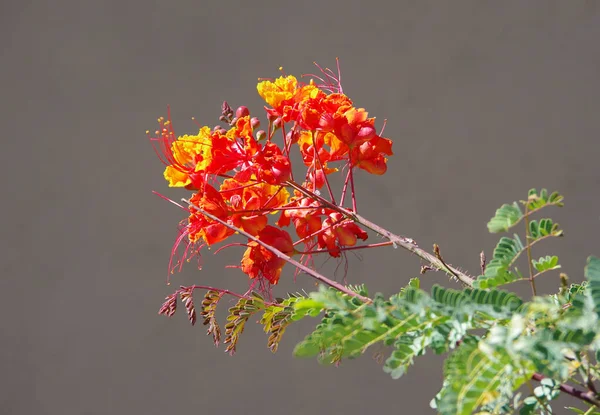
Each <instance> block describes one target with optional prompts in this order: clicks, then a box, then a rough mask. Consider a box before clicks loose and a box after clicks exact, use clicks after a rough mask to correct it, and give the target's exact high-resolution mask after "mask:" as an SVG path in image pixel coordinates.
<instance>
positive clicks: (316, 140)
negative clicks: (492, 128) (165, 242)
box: [150, 70, 393, 284]
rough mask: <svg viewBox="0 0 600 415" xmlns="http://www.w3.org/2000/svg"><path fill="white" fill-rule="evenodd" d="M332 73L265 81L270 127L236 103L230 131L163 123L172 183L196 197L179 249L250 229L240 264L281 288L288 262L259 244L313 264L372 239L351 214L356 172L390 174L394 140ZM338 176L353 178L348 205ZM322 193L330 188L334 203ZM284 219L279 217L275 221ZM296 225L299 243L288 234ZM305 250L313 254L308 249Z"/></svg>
mask: <svg viewBox="0 0 600 415" xmlns="http://www.w3.org/2000/svg"><path fill="white" fill-rule="evenodd" d="M322 72H323V75H324V77H323V78H321V77H317V76H315V77H316V78H317V79H318V81H320V82H321V84H320V85H319V84H317V83H316V82H315V81H313V80H311V81H310V82H309V83H308V84H303V83H301V82H299V81H298V79H297V78H296V77H294V76H291V75H289V76H280V77H279V78H277V79H275V80H261V81H260V82H259V83H258V85H257V90H258V93H259V95H260V96H261V97H262V98H263V99H264V100H265V102H266V103H267V106H265V111H266V115H267V118H268V121H269V124H268V129H267V131H263V130H258V128H259V127H260V122H259V121H258V119H257V118H256V117H252V118H251V116H250V112H249V110H248V109H247V108H246V107H240V108H238V110H237V111H236V113H235V115H234V113H233V111H232V110H231V108H229V106H228V105H227V103H224V105H223V113H222V115H221V118H220V120H221V121H223V122H224V125H222V126H217V127H214V128H212V129H211V128H210V127H208V126H203V127H200V128H199V130H198V133H197V134H195V135H183V136H179V137H178V136H176V135H175V132H174V128H173V124H172V122H171V120H170V116H169V117H167V119H165V118H160V119H159V126H160V128H159V130H158V131H156V134H155V136H154V137H150V138H151V140H152V141H153V143H155V148H156V150H157V153H158V154H159V156H160V158H161V160H162V161H163V163H164V164H165V166H166V167H165V171H164V177H165V179H166V180H167V182H168V184H169V186H170V187H183V188H185V189H187V190H189V191H192V192H193V194H192V195H191V197H190V198H189V202H190V204H191V206H190V208H189V212H188V219H187V221H186V222H185V223H184V225H183V231H182V237H180V238H179V239H178V242H177V243H179V242H182V241H183V238H185V239H187V241H186V243H187V244H188V245H198V246H200V247H201V246H202V245H209V246H210V245H214V244H217V243H220V242H223V241H226V240H227V239H228V238H230V237H231V236H232V235H234V234H235V233H236V230H238V231H240V232H245V233H246V234H247V235H249V236H250V237H252V238H255V239H249V240H248V242H247V243H246V246H247V249H246V251H245V253H244V254H243V257H242V260H241V264H240V266H239V268H240V269H241V270H242V271H243V272H244V273H245V274H247V275H248V277H249V278H250V279H260V280H264V281H267V282H268V283H270V284H277V282H278V281H279V278H280V276H281V273H282V269H283V267H284V265H285V262H286V261H285V260H284V259H282V258H279V257H278V256H277V255H275V254H274V253H273V252H271V251H269V250H268V249H266V248H265V247H264V246H261V245H260V244H259V243H258V242H257V241H261V242H262V243H266V244H268V245H269V246H271V247H274V248H276V249H277V250H279V251H280V252H282V253H284V254H285V255H288V256H293V255H298V254H301V255H302V256H303V258H307V257H312V256H313V255H315V254H319V253H326V254H328V255H330V256H332V257H339V256H340V254H341V253H342V251H343V250H344V249H347V248H348V247H355V248H356V244H357V242H358V241H359V240H363V241H364V240H366V239H367V237H368V235H367V233H366V232H365V231H364V230H363V229H361V228H360V227H359V226H358V225H357V224H356V223H354V222H353V221H352V219H351V218H349V217H347V216H346V214H345V213H344V212H345V211H344V210H343V209H341V208H342V207H344V199H345V198H346V196H347V195H349V196H348V197H350V198H351V199H352V209H356V201H355V194H354V182H353V180H354V179H353V171H354V170H355V169H356V168H359V169H362V170H364V171H366V172H368V173H371V174H377V175H381V174H384V173H385V172H386V170H387V156H390V155H392V154H393V153H392V141H391V140H389V139H387V138H384V137H381V136H380V134H378V133H377V131H376V129H375V119H374V118H369V117H368V113H367V112H366V111H365V110H364V109H363V108H357V107H355V106H354V103H353V102H352V100H351V99H350V98H349V97H348V96H346V95H345V94H344V93H343V92H342V87H341V85H340V83H339V76H338V77H336V76H335V75H334V74H333V72H331V71H329V70H322ZM278 132H281V134H278ZM279 137H281V138H279ZM294 147H296V148H297V149H298V151H299V154H300V156H301V158H302V161H303V164H304V167H305V168H306V170H305V172H304V173H303V177H302V178H301V180H300V182H297V181H296V180H295V178H294V175H293V172H292V164H291V162H290V154H291V152H292V151H294V150H293V148H294ZM336 172H345V174H346V177H345V180H344V188H343V190H342V193H341V197H340V198H339V199H336V197H335V195H334V192H333V189H332V188H331V186H330V184H329V180H328V176H329V175H331V174H333V173H336ZM296 174H297V173H296ZM318 189H321V191H323V190H324V189H326V193H324V194H326V195H327V196H328V197H325V196H323V195H321V194H320V193H319V190H318ZM290 191H291V192H292V194H293V197H290ZM345 209H348V208H345ZM203 212H206V213H208V214H210V215H212V216H213V217H216V218H217V219H218V220H214V219H212V218H209V217H208V216H206V215H205V214H204V213H203ZM276 213H278V214H279V216H278V220H277V221H274V223H273V224H269V217H271V215H273V214H276ZM291 224H292V225H293V229H294V231H295V234H296V235H297V237H298V238H299V239H298V241H297V242H293V239H292V236H291V235H290V234H289V233H288V232H287V231H285V230H284V229H283V228H285V227H287V226H289V225H291ZM299 244H302V245H303V246H304V248H305V250H300V249H298V248H297V247H296V246H297V245H299ZM233 245H235V244H232V246H233ZM196 251H197V250H191V251H188V250H186V252H196Z"/></svg>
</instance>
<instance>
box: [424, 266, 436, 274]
mask: <svg viewBox="0 0 600 415" xmlns="http://www.w3.org/2000/svg"><path fill="white" fill-rule="evenodd" d="M427 271H437V270H436V269H435V268H434V267H432V266H431V265H421V274H425V273H426V272H427Z"/></svg>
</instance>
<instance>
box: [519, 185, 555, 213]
mask: <svg viewBox="0 0 600 415" xmlns="http://www.w3.org/2000/svg"><path fill="white" fill-rule="evenodd" d="M563 200H564V197H563V196H562V195H561V194H559V193H558V192H553V193H551V194H548V191H547V190H546V189H542V190H540V192H539V193H538V191H537V190H536V189H530V190H529V192H528V194H527V202H526V203H527V209H528V210H530V211H533V210H538V209H541V208H543V207H545V206H558V207H563V206H564V203H563Z"/></svg>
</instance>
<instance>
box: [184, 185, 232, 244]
mask: <svg viewBox="0 0 600 415" xmlns="http://www.w3.org/2000/svg"><path fill="white" fill-rule="evenodd" d="M190 202H191V203H192V204H193V205H194V206H198V207H199V208H201V209H203V210H205V211H206V212H208V213H210V214H212V215H214V216H216V217H218V218H219V219H222V220H223V221H227V218H228V214H229V213H228V212H229V209H228V208H227V205H226V204H225V201H224V200H223V197H222V196H221V193H219V192H218V191H217V189H215V188H214V187H212V186H211V185H209V184H207V185H205V187H204V192H198V193H195V194H194V195H193V196H192V197H191V199H190ZM187 231H188V237H189V239H190V242H192V243H196V242H198V241H199V240H200V239H201V238H202V239H204V241H205V242H206V244H207V245H212V244H215V243H217V242H221V241H222V240H224V239H226V238H227V237H229V236H230V235H233V233H234V231H233V230H231V229H229V228H228V227H227V226H225V225H222V224H221V223H219V222H215V221H213V220H212V219H209V218H207V217H206V216H204V215H203V214H202V213H201V212H200V211H198V210H196V209H194V208H193V207H192V208H190V216H189V218H188V229H187Z"/></svg>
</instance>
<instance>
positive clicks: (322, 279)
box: [181, 199, 372, 303]
mask: <svg viewBox="0 0 600 415" xmlns="http://www.w3.org/2000/svg"><path fill="white" fill-rule="evenodd" d="M181 200H182V201H183V202H185V203H187V204H188V205H189V206H190V207H192V208H194V209H195V210H197V211H198V212H200V213H202V214H203V215H204V216H206V217H207V218H210V219H212V220H214V221H215V222H218V223H220V224H221V225H223V226H226V227H228V228H229V229H232V230H234V231H235V232H239V233H240V234H242V235H244V236H245V237H247V238H248V239H251V240H253V241H254V242H256V243H257V244H259V245H260V246H262V247H263V248H265V249H266V250H268V251H269V252H271V253H273V254H274V255H275V256H277V257H278V258H280V259H283V260H284V261H286V262H289V263H290V264H292V265H293V266H295V267H296V268H298V269H300V270H302V271H304V272H305V273H307V274H308V275H310V276H311V277H313V278H314V279H316V280H318V281H320V282H322V283H323V284H325V285H328V286H330V287H333V288H335V289H336V290H339V291H341V292H343V293H344V294H347V295H349V296H352V297H356V298H358V299H359V300H361V301H363V302H365V303H370V302H372V300H371V299H370V298H367V297H364V296H362V295H360V294H358V293H355V292H354V291H352V290H351V289H349V288H348V287H345V286H344V285H342V284H340V283H337V282H335V281H333V280H330V279H329V278H327V277H325V276H324V275H322V274H319V273H318V272H317V271H315V270H313V269H311V268H309V267H307V266H305V265H303V264H301V263H300V262H298V261H296V260H294V259H292V258H291V257H289V256H287V255H286V254H284V253H283V252H281V251H280V250H278V249H276V248H274V247H272V246H270V245H269V244H266V243H264V242H263V241H261V240H260V239H258V238H257V237H255V236H253V235H250V234H249V233H248V232H245V231H243V230H242V229H240V228H238V227H236V226H233V225H231V224H230V223H227V222H225V221H224V220H222V219H220V218H218V217H216V216H214V215H211V214H210V213H208V212H207V211H205V210H204V209H202V208H200V207H198V206H196V205H194V204H193V203H192V202H190V201H189V200H187V199H181Z"/></svg>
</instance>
